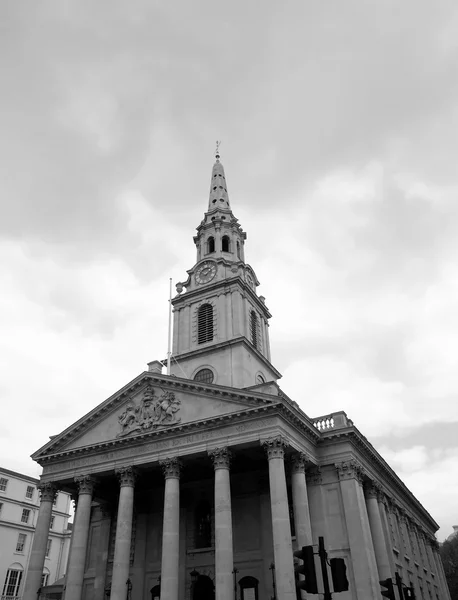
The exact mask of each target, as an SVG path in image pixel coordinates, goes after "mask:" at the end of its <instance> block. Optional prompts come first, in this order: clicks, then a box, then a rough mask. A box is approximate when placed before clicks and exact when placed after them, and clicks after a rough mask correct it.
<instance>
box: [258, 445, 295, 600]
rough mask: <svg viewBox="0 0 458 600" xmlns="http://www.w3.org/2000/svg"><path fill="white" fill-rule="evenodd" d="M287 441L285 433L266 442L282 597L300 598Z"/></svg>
mask: <svg viewBox="0 0 458 600" xmlns="http://www.w3.org/2000/svg"><path fill="white" fill-rule="evenodd" d="M286 445H287V444H286V441H285V440H284V439H283V438H281V437H276V438H272V439H270V440H266V441H265V442H263V446H264V448H265V450H266V452H267V458H268V460H269V484H270V505H271V510H272V533H273V540H274V561H275V574H276V578H277V581H276V583H277V597H278V600H296V586H295V583H294V564H293V548H292V544H291V525H290V521H289V509H288V494H287V490H286V477H285V463H284V455H285V447H286Z"/></svg>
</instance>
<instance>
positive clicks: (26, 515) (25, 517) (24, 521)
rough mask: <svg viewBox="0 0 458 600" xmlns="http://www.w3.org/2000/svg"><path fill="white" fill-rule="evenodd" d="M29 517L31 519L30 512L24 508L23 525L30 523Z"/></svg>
mask: <svg viewBox="0 0 458 600" xmlns="http://www.w3.org/2000/svg"><path fill="white" fill-rule="evenodd" d="M29 517H30V510H29V509H28V508H23V509H22V517H21V523H28V522H29Z"/></svg>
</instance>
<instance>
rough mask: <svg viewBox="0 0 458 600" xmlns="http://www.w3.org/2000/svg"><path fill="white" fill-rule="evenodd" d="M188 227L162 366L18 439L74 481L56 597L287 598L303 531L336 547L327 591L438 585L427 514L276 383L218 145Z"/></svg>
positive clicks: (58, 475) (346, 432)
mask: <svg viewBox="0 0 458 600" xmlns="http://www.w3.org/2000/svg"><path fill="white" fill-rule="evenodd" d="M215 182H217V183H215ZM219 190H222V191H221V197H220V191H219ZM194 239H195V242H196V246H197V263H196V265H195V266H194V267H193V268H192V269H191V270H190V271H188V274H189V277H188V280H187V281H186V282H183V283H180V284H178V286H177V291H178V296H177V297H176V298H174V300H173V305H174V309H175V329H174V342H173V355H174V357H175V359H177V360H178V365H179V366H180V368H178V367H174V368H173V369H172V371H171V373H170V374H169V375H162V373H161V372H160V368H159V369H158V363H157V362H153V363H151V368H150V370H149V371H147V372H145V373H142V374H141V375H139V376H138V377H137V378H136V379H134V380H133V381H132V382H130V383H129V384H128V385H126V386H125V387H124V388H123V389H122V390H120V391H119V392H118V393H116V394H114V395H113V396H111V397H110V398H109V399H108V400H106V401H105V402H103V403H102V404H100V405H99V406H98V407H96V408H95V409H94V410H93V411H91V412H90V413H89V414H88V415H86V416H85V417H84V418H83V419H81V420H80V421H78V422H77V423H75V425H73V426H72V427H70V428H69V429H67V430H66V431H64V432H63V433H61V434H60V435H59V436H56V437H54V438H53V439H52V440H51V441H50V442H48V443H47V444H46V445H45V446H43V447H42V448H41V449H40V450H38V451H37V452H36V453H35V454H34V457H33V458H34V459H35V460H37V461H38V462H39V463H40V464H41V465H42V466H43V475H42V483H43V484H44V485H49V486H53V487H56V488H59V489H64V490H67V491H71V492H72V493H74V494H75V495H76V496H77V498H78V501H77V509H76V515H75V525H74V533H73V538H72V546H71V550H70V560H69V566H68V571H67V585H66V590H65V600H104V598H105V597H107V596H108V595H110V598H111V599H112V600H125V599H126V598H128V599H132V600H149V599H150V598H151V600H155V599H156V598H159V597H160V598H161V599H162V600H213V598H216V599H217V600H238V599H240V600H261V599H262V600H264V599H266V600H267V599H268V598H274V600H296V589H295V578H294V561H293V551H294V550H295V549H297V548H298V547H301V546H304V545H312V544H313V545H314V546H315V547H316V546H317V544H318V538H319V537H323V538H324V540H325V545H326V548H327V551H328V556H329V557H330V558H332V557H343V558H344V559H345V562H346V566H347V576H348V579H349V584H350V587H349V590H348V592H344V593H341V594H340V596H339V598H340V599H341V600H350V599H352V600H369V599H380V598H381V595H380V584H379V580H381V579H385V578H387V577H393V578H394V576H395V573H396V572H397V573H399V575H400V576H401V577H402V580H403V582H404V583H405V584H406V585H412V586H413V587H414V588H415V590H416V593H417V598H419V599H420V598H423V599H425V600H439V599H440V600H448V599H449V595H448V591H447V588H446V584H445V579H444V575H443V571H442V565H441V562H440V558H439V555H438V552H437V543H436V541H435V537H434V533H435V531H436V530H437V528H438V526H437V523H436V522H435V521H434V520H433V518H432V517H431V516H430V515H429V514H428V512H427V511H426V510H425V509H424V508H423V506H422V505H421V504H420V503H419V502H418V500H416V498H415V497H414V496H413V495H412V494H411V493H410V492H409V490H408V489H407V488H406V487H405V486H404V484H403V483H402V481H400V479H399V478H398V477H397V476H396V474H395V473H394V472H393V470H392V469H391V468H390V467H389V466H388V465H387V464H386V462H385V461H384V460H383V459H382V457H381V456H380V455H379V454H378V453H377V452H376V451H375V450H374V448H373V447H372V446H371V444H370V443H369V442H368V441H367V440H366V438H365V437H364V436H362V435H361V434H360V433H359V431H358V430H357V429H356V428H355V427H354V425H353V423H352V421H350V420H349V419H348V418H347V416H346V414H345V413H344V412H338V413H335V414H332V415H325V416H322V417H319V418H316V419H310V418H309V417H308V416H307V415H306V414H305V413H304V412H303V411H302V410H301V409H300V408H299V406H298V404H297V403H296V402H294V401H292V400H290V399H289V398H288V397H287V396H286V395H285V394H284V393H283V392H282V391H281V389H280V388H279V386H278V384H277V383H276V381H277V380H278V379H279V377H280V374H279V373H278V371H277V370H276V369H275V368H274V367H273V366H272V365H271V363H270V343H269V337H268V325H267V322H268V319H269V318H270V314H269V312H268V310H267V308H266V306H265V301H264V298H262V296H259V297H258V296H257V292H256V287H257V285H258V283H259V282H258V281H257V279H256V276H255V274H254V271H253V269H252V268H251V267H249V265H247V264H246V263H245V249H244V242H245V239H246V235H245V234H244V233H243V231H242V229H241V227H240V225H239V224H238V222H237V220H236V219H235V217H233V214H232V211H231V208H230V205H229V199H228V195H227V187H226V183H225V176H224V170H223V169H222V165H221V164H220V162H219V157H217V161H216V163H215V166H214V167H213V171H212V185H211V192H210V200H209V209H208V211H207V213H205V217H204V220H203V221H202V223H201V224H200V226H199V227H198V234H197V236H196V237H195V238H194ZM209 255H210V256H209ZM184 289H186V291H183V290H184ZM201 307H204V308H203V309H202V308H201ZM199 311H200V312H199ZM175 364H176V363H175ZM180 369H181V370H180ZM184 374H186V377H185V376H184ZM48 508H49V507H47V505H46V502H42V507H41V508H40V515H41V516H40V518H41V519H42V522H43V523H44V524H46V522H47V519H48ZM44 526H45V525H43V527H44ZM40 543H41V542H40ZM38 546H39V543H38V542H37V548H35V549H34V551H35V554H33V555H32V558H33V561H35V562H34V563H33V567H34V569H35V572H38V570H39V569H40V568H41V566H42V565H41V560H42V552H41V550H42V547H38ZM31 562H32V560H31ZM316 564H317V566H318V562H317V563H316ZM318 573H319V570H318ZM274 584H275V588H274ZM318 585H319V589H320V590H322V589H323V587H322V581H321V578H320V574H319V576H318ZM36 587H37V582H36V581H35V579H33V577H32V576H30V581H28V587H27V590H28V594H27V595H26V598H25V600H36V599H35V594H36ZM303 597H304V598H305V595H304V596H303ZM307 598H311V596H310V595H308V596H307Z"/></svg>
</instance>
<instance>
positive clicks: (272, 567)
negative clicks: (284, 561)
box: [269, 562, 277, 600]
mask: <svg viewBox="0 0 458 600" xmlns="http://www.w3.org/2000/svg"><path fill="white" fill-rule="evenodd" d="M269 571H272V589H273V592H274V595H273V596H272V599H271V600H277V586H276V583H275V564H274V563H273V562H271V563H270V567H269Z"/></svg>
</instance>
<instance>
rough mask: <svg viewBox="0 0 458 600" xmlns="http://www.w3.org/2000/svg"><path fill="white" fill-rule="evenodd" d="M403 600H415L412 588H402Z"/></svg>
mask: <svg viewBox="0 0 458 600" xmlns="http://www.w3.org/2000/svg"><path fill="white" fill-rule="evenodd" d="M404 600H415V591H414V589H413V587H407V586H406V587H405V588H404Z"/></svg>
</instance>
